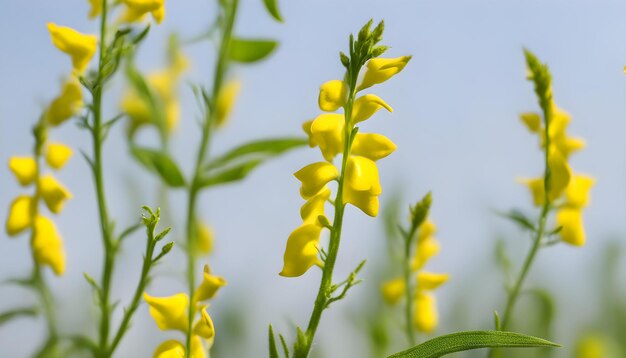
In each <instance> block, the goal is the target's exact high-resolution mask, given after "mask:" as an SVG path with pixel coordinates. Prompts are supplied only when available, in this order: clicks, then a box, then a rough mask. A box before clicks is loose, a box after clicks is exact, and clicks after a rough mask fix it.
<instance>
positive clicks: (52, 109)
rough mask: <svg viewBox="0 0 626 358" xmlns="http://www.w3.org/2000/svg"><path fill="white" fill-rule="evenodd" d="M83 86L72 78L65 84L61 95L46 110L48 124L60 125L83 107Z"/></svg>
mask: <svg viewBox="0 0 626 358" xmlns="http://www.w3.org/2000/svg"><path fill="white" fill-rule="evenodd" d="M80 86H81V84H80V83H79V82H78V81H77V80H76V79H75V78H72V79H70V80H68V81H67V82H65V83H64V84H63V88H62V89H61V94H60V95H59V96H58V97H56V98H55V99H54V100H52V102H51V103H50V106H49V107H48V109H47V110H46V114H45V116H46V122H48V124H50V125H51V126H58V125H59V124H61V123H63V122H65V121H66V120H68V119H70V118H71V117H73V116H74V115H76V113H78V111H80V109H81V108H82V106H83V92H82V90H81V87H80Z"/></svg>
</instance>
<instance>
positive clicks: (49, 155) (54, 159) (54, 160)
mask: <svg viewBox="0 0 626 358" xmlns="http://www.w3.org/2000/svg"><path fill="white" fill-rule="evenodd" d="M71 157H72V148H70V147H68V146H67V145H65V144H62V143H49V144H48V146H47V148H46V162H47V163H48V165H49V166H50V167H51V168H54V169H61V168H63V167H64V166H65V163H67V161H68V160H69V159H70V158H71Z"/></svg>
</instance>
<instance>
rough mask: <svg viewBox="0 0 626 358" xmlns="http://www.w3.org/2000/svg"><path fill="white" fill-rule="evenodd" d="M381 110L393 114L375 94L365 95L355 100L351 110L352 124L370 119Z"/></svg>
mask: <svg viewBox="0 0 626 358" xmlns="http://www.w3.org/2000/svg"><path fill="white" fill-rule="evenodd" d="M381 108H384V109H386V110H387V111H389V112H393V109H392V108H391V107H390V106H389V105H388V104H387V103H386V102H385V101H383V99H382V98H380V97H378V96H377V95H375V94H366V95H364V96H361V97H359V98H357V99H356V101H354V107H353V108H352V123H353V124H354V123H359V122H362V121H364V120H366V119H368V118H370V117H371V116H373V115H374V113H376V112H378V110H379V109H381Z"/></svg>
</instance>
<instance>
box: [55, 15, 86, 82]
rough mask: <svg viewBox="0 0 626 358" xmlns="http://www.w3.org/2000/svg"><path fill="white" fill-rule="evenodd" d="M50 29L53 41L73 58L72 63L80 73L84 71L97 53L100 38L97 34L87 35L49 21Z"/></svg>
mask: <svg viewBox="0 0 626 358" xmlns="http://www.w3.org/2000/svg"><path fill="white" fill-rule="evenodd" d="M48 31H49V32H50V36H51V37H52V43H53V44H54V46H56V47H57V48H58V49H59V50H61V51H62V52H65V53H66V54H68V55H69V56H70V57H71V58H72V65H73V66H74V69H75V70H76V71H78V73H83V72H84V71H85V68H87V64H89V61H90V60H91V58H92V57H93V55H94V54H95V53H96V47H97V45H98V38H97V37H96V36H95V35H85V34H81V33H80V32H78V31H76V30H74V29H72V28H69V27H65V26H59V25H57V24H54V23H52V22H49V23H48Z"/></svg>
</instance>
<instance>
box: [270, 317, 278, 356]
mask: <svg viewBox="0 0 626 358" xmlns="http://www.w3.org/2000/svg"><path fill="white" fill-rule="evenodd" d="M268 336H269V337H268V339H269V344H270V358H278V349H277V348H276V341H275V340H274V330H273V329H272V325H271V324H270V329H269V334H268Z"/></svg>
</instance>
